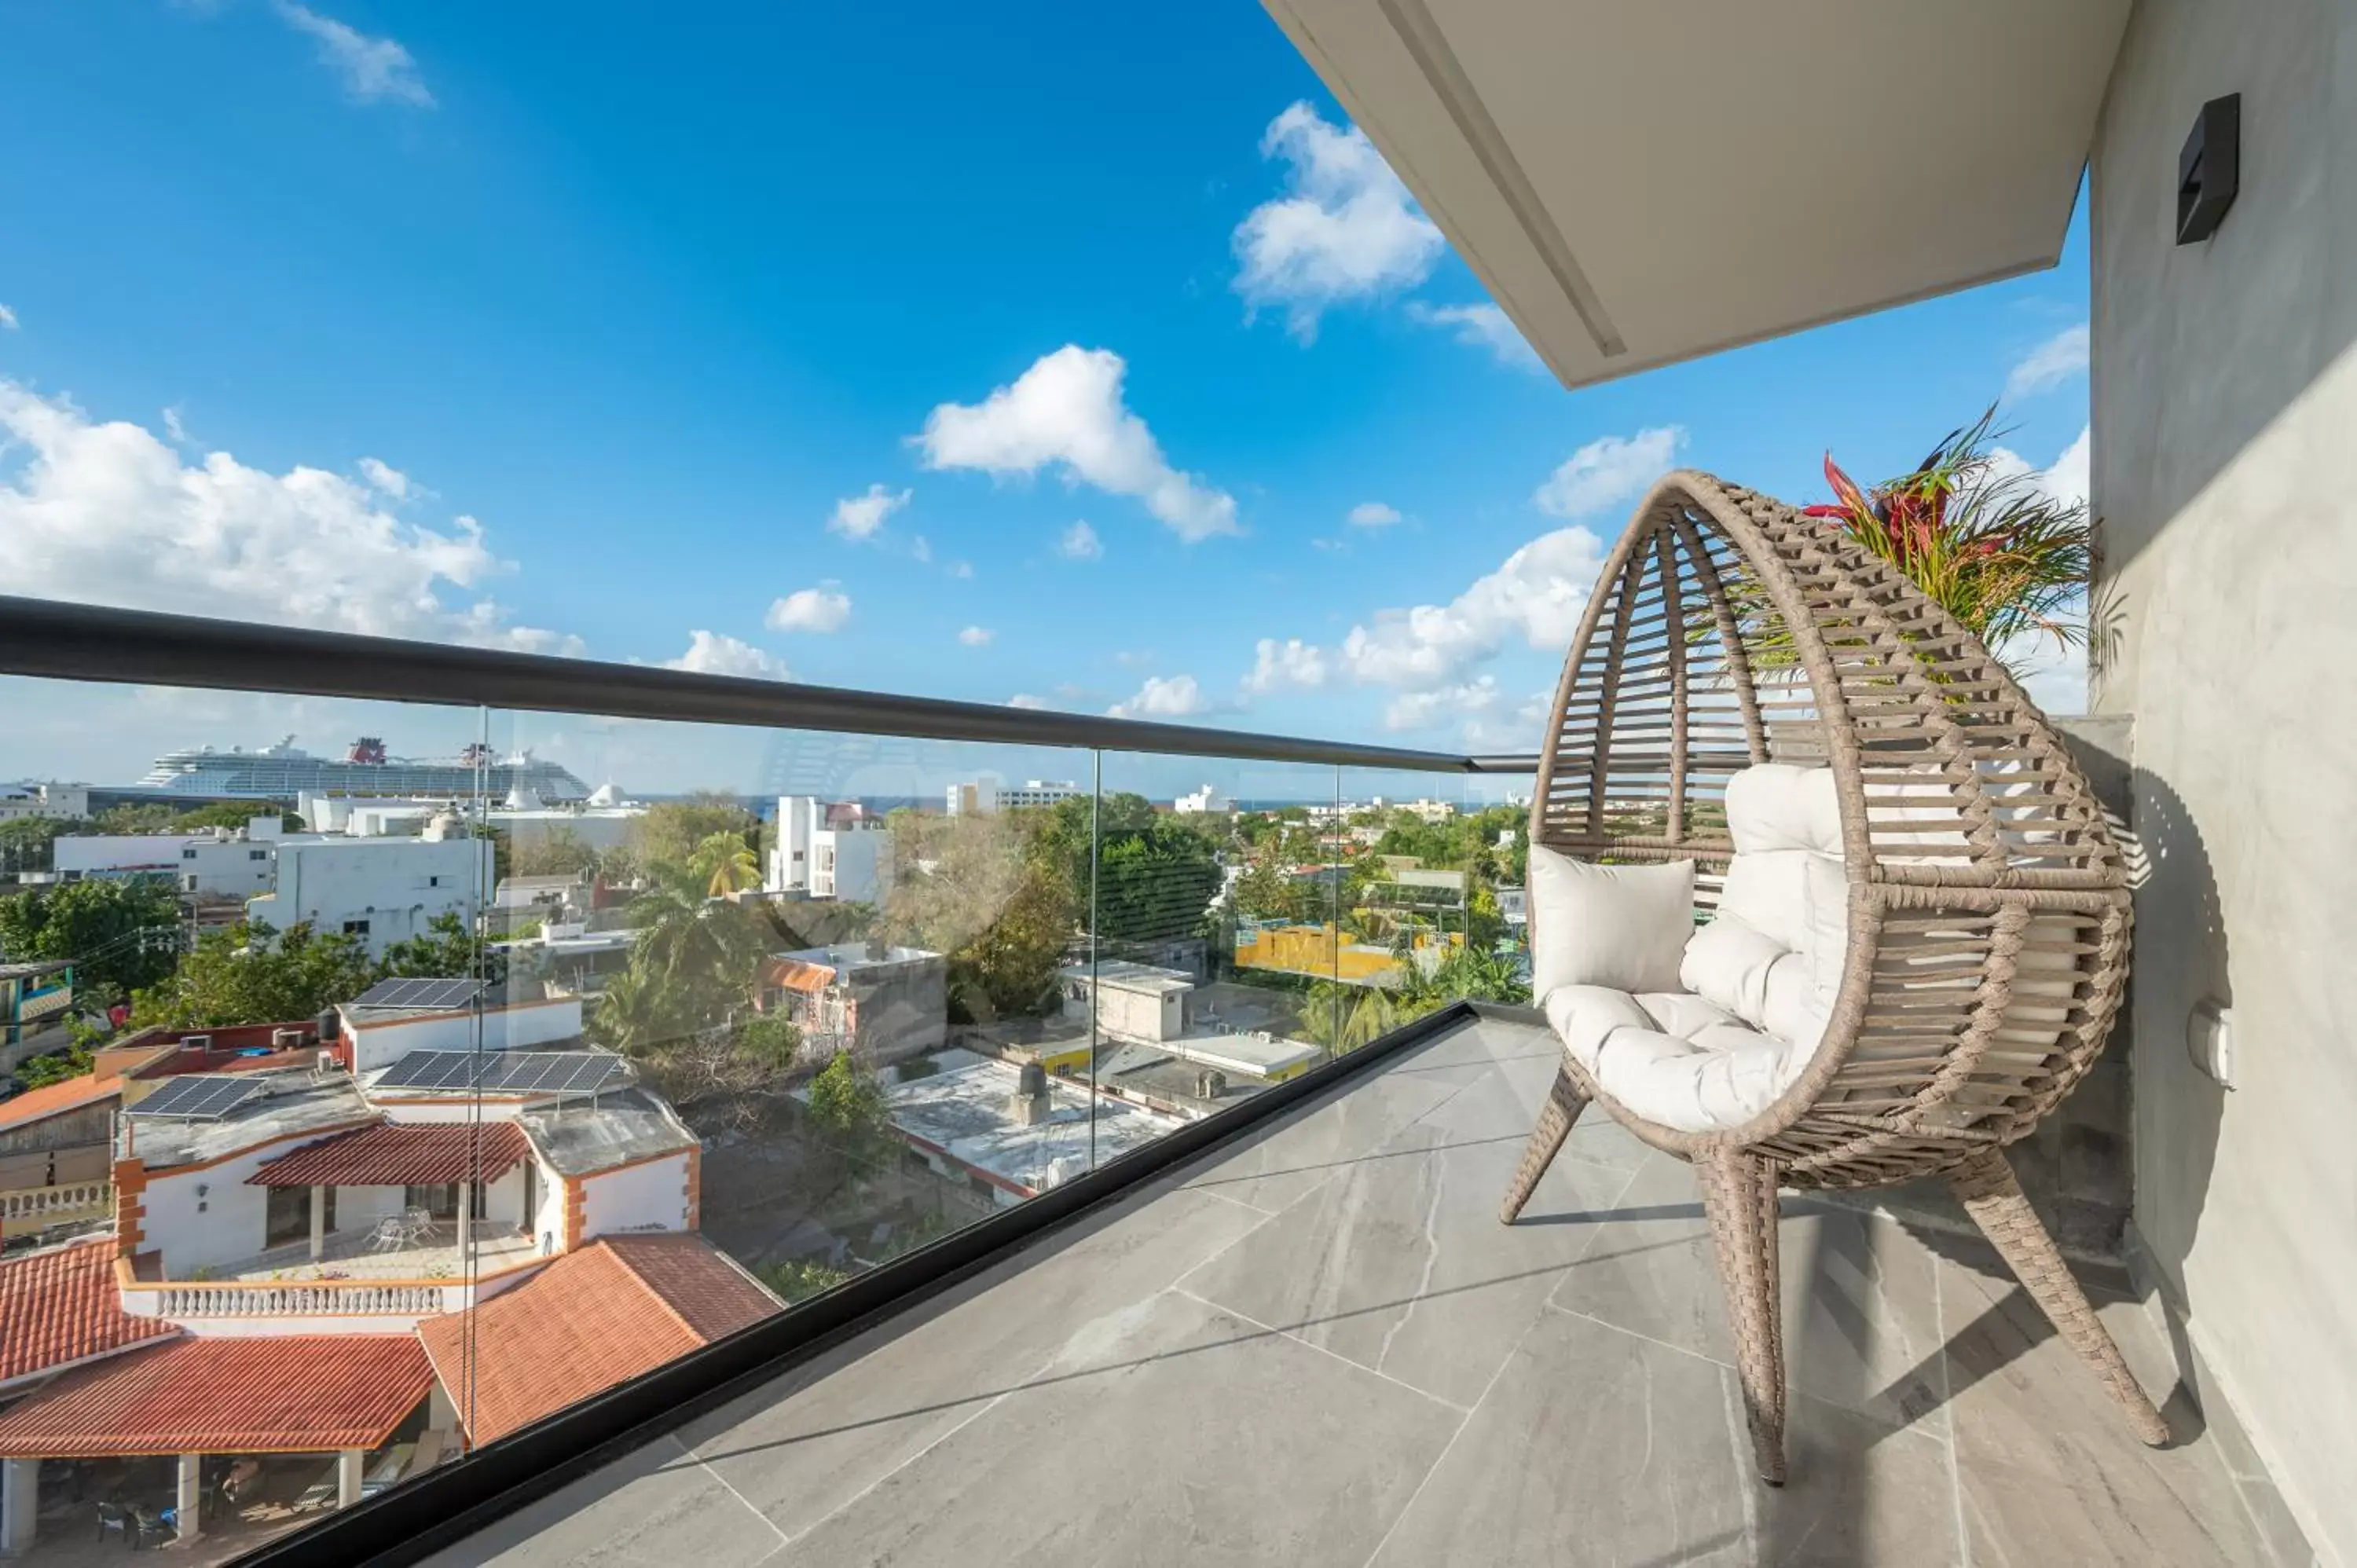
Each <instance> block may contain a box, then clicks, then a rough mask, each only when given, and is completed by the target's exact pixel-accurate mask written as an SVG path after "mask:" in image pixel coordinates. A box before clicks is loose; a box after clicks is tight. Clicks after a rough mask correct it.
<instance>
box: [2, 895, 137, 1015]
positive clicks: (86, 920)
mask: <svg viewBox="0 0 2357 1568" xmlns="http://www.w3.org/2000/svg"><path fill="white" fill-rule="evenodd" d="M179 923H180V904H179V898H178V895H177V894H175V893H174V892H173V890H172V885H171V883H170V882H169V881H168V880H167V879H166V878H164V877H160V876H123V877H114V876H92V877H85V878H84V879H82V880H81V881H80V882H66V883H59V884H56V885H53V886H43V887H34V888H29V889H27V890H26V891H25V892H22V893H16V894H13V895H10V896H9V897H5V898H0V957H5V958H7V959H9V960H13V961H27V960H49V959H63V960H67V961H70V962H71V963H72V964H73V966H74V986H75V989H76V991H77V992H79V993H82V994H83V995H84V996H85V997H90V996H94V995H97V994H100V993H114V992H120V993H129V992H131V991H133V990H135V989H136V988H137V987H139V986H143V985H153V984H155V983H157V982H158V981H160V980H162V979H163V978H164V977H165V976H167V975H168V974H170V973H171V972H172V968H173V965H174V964H175V963H177V962H178V959H179V952H180V932H179Z"/></svg>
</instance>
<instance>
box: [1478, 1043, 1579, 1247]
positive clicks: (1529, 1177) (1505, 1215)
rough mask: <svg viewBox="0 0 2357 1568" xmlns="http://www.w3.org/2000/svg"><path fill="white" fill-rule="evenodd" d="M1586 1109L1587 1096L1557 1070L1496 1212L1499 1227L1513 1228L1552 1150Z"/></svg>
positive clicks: (1551, 1158)
mask: <svg viewBox="0 0 2357 1568" xmlns="http://www.w3.org/2000/svg"><path fill="white" fill-rule="evenodd" d="M1586 1109H1587V1096H1586V1095H1584V1094H1582V1093H1580V1092H1579V1086H1578V1085H1577V1084H1576V1083H1574V1082H1572V1080H1571V1074H1569V1073H1567V1072H1564V1071H1561V1070H1557V1072H1556V1073H1555V1087H1554V1088H1553V1089H1550V1090H1547V1102H1546V1109H1544V1110H1543V1111H1541V1112H1539V1124H1538V1125H1537V1126H1535V1127H1534V1128H1532V1129H1531V1141H1530V1143H1529V1144H1526V1145H1524V1146H1523V1163H1522V1164H1521V1165H1517V1166H1516V1167H1515V1168H1514V1182H1513V1185H1512V1187H1508V1188H1507V1189H1506V1201H1505V1204H1504V1206H1503V1207H1502V1208H1500V1209H1499V1210H1498V1219H1499V1222H1500V1223H1501V1224H1504V1225H1512V1223H1513V1222H1514V1219H1515V1218H1516V1216H1518V1215H1520V1214H1521V1213H1522V1211H1523V1205H1524V1204H1526V1203H1528V1202H1529V1201H1530V1200H1531V1194H1532V1193H1534V1192H1535V1191H1537V1190H1538V1185H1539V1178H1540V1177H1541V1176H1544V1175H1546V1172H1547V1166H1549V1165H1553V1164H1554V1163H1555V1151H1556V1150H1558V1149H1560V1148H1562V1147H1563V1141H1564V1140H1565V1139H1566V1138H1568V1137H1570V1136H1571V1124H1572V1123H1573V1122H1577V1121H1578V1120H1579V1113H1580V1112H1582V1111H1584V1110H1586Z"/></svg>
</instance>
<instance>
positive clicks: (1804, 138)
mask: <svg viewBox="0 0 2357 1568" xmlns="http://www.w3.org/2000/svg"><path fill="white" fill-rule="evenodd" d="M1265 5H1267V7H1268V10H1269V12H1270V14H1271V15H1272V16H1275V18H1276V20H1277V22H1278V24H1279V25H1280V26H1281V27H1284V28H1285V30H1286V34H1287V35H1288V36H1289V37H1290V38H1292V40H1293V42H1294V44H1295V46H1296V47H1297V48H1299V49H1300V50H1301V53H1302V55H1303V57H1304V58H1305V59H1308V62H1309V64H1310V65H1311V66H1312V67H1313V68H1314V69H1315V70H1317V72H1318V75H1319V76H1320V77H1322V78H1323V79H1324V80H1325V81H1326V84H1327V86H1328V87H1329V89H1331V90H1332V91H1333V93H1334V95H1335V96H1336V97H1337V98H1338V99H1340V101H1341V102H1342V105H1343V107H1344V108H1345V109H1347V110H1348V111H1349V112H1350V113H1351V118H1353V119H1354V120H1356V121H1357V122H1358V124H1359V125H1360V126H1361V129H1363V130H1364V131H1365V132H1366V133H1367V134H1368V135H1369V136H1370V137H1371V138H1372V140H1373V141H1374V143H1375V145H1376V146H1377V147H1379V148H1380V149H1382V151H1383V156H1385V157H1386V158H1387V159H1389V160H1390V162H1391V165H1392V166H1393V168H1394V169H1396V170H1397V171H1398V172H1399V175H1400V177H1401V178H1403V179H1404V180H1405V181H1406V182H1407V185H1408V187H1409V188H1410V189H1412V190H1413V191H1414V192H1415V196H1416V199H1417V200H1418V201H1420V202H1421V203H1422V204H1423V206H1424V209H1425V210H1426V212H1427V213H1429V214H1430V215H1431V217H1432V219H1433V220H1434V221H1435V222H1437V223H1438V224H1439V225H1440V227H1441V229H1442V231H1444V232H1446V233H1447V234H1448V238H1449V240H1450V241H1451V242H1453V243H1454V244H1455V245H1456V247H1457V250H1458V253H1459V254H1460V255H1462V256H1463V257H1464V258H1465V260H1466V261H1467V262H1468V263H1469V264H1470V265H1471V266H1472V268H1473V270H1474V271H1475V272H1476V273H1478V274H1480V277H1481V280H1482V282H1483V283H1485V284H1486V285H1488V286H1489V289H1490V292H1491V295H1492V296H1493V297H1495V299H1496V300H1497V302H1498V304H1499V305H1500V306H1503V307H1504V309H1505V311H1506V313H1507V314H1508V315H1509V316H1510V317H1512V318H1513V320H1514V322H1515V324H1516V325H1517V326H1519V327H1520V328H1522V331H1523V336H1524V337H1525V338H1528V339H1529V340H1530V342H1531V345H1532V347H1533V348H1534V349H1537V350H1538V352H1539V354H1540V356H1541V357H1542V358H1544V360H1546V362H1547V363H1548V364H1549V365H1550V366H1551V367H1553V369H1554V371H1555V374H1556V375H1557V376H1559V377H1561V378H1562V379H1563V381H1565V383H1566V384H1567V385H1573V386H1577V385H1580V384H1583V383H1586V382H1589V381H1603V380H1606V379H1609V378H1610V377H1614V376H1620V375H1626V374H1628V373H1629V372H1631V371H1640V370H1644V369H1646V368H1648V367H1650V366H1653V365H1659V364H1663V363H1666V362H1668V361H1671V360H1682V359H1689V358H1692V357H1694V356H1695V355H1698V354H1706V353H1709V352H1712V351H1713V350H1716V349H1725V348H1730V347H1733V346H1735V345H1737V344H1739V343H1746V342H1750V341H1754V340H1756V339H1759V338H1770V337H1774V336H1776V335H1777V334H1779V333H1784V332H1791V331H1795V330H1797V329H1799V328H1804V327H1812V326H1815V325H1817V324H1819V323H1821V322H1825V321H1831V320H1835V319H1838V318H1840V317H1848V316H1856V315H1860V314H1862V313H1864V312H1867V311H1870V310H1875V309H1878V308H1880V307H1881V306H1889V305H1896V304H1900V303H1902V302H1904V301H1907V300H1911V299H1920V298H1922V297H1924V296H1926V295H1935V294H1940V293H1943V292H1945V291H1947V290H1950V289H1956V288H1963V287H1965V286H1968V285H1973V284H1977V283H1986V282H1988V281H1990V280H1992V279H1995V278H2000V277H2005V276H2008V275H2010V274H2016V273H2022V272H2029V271H2033V270H2035V269H2037V268H2040V267H2047V266H2051V265H2052V264H2053V263H2054V262H2055V260H2056V259H2057V257H2058V256H2059V254H2060V252H2061V245H2062V235H2063V231H2064V229H2065V228H2066V227H2067V226H2068V224H2069V222H2070V217H2071V207H2072V200H2073V199H2074V198H2075V196H2076V194H2077V190H2078V186H2079V177H2080V173H2081V170H2082V169H2083V166H2084V165H2085V162H2086V156H2087V150H2088V146H2089V144H2090V141H2091V139H2092V137H2093V131H2094V124H2095V115H2096V112H2097V110H2098V108H2099V107H2100V106H2101V103H2102V100H2103V94H2104V84H2105V82H2106V81H2107V79H2108V78H2109V75H2110V72H2111V66H2112V58H2113V56H2114V54H2115V52H2116V51H2117V49H2118V48H2119V42H2120V36H2121V32H2122V30H2123V28H2124V27H2126V22H2127V15H2128V5H2129V0H1265ZM2161 238H2163V237H2159V236H2157V237H2156V242H2160V240H2161Z"/></svg>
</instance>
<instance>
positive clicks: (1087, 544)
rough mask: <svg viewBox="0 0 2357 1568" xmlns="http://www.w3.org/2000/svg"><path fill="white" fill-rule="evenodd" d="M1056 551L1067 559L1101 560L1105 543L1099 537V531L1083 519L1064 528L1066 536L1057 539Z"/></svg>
mask: <svg viewBox="0 0 2357 1568" xmlns="http://www.w3.org/2000/svg"><path fill="white" fill-rule="evenodd" d="M1056 553H1057V554H1059V555H1061V556H1062V557H1063V558H1064V559H1065V560H1067V561H1096V560H1101V559H1103V555H1104V543H1103V541H1102V540H1100V539H1098V538H1097V531H1096V530H1095V529H1093V528H1091V527H1090V526H1089V525H1088V523H1087V521H1085V520H1083V521H1080V522H1076V523H1074V524H1072V526H1071V527H1070V528H1068V529H1066V530H1064V536H1063V537H1062V538H1061V539H1059V540H1058V541H1056Z"/></svg>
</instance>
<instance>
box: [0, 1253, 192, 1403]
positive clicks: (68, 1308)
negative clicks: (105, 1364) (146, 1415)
mask: <svg viewBox="0 0 2357 1568" xmlns="http://www.w3.org/2000/svg"><path fill="white" fill-rule="evenodd" d="M178 1332H179V1330H178V1329H177V1328H175V1327H173V1326H171V1325H170V1324H168V1323H165V1322H162V1321H160V1320H158V1319H156V1318H153V1317H134V1316H131V1315H130V1314H129V1313H127V1312H125V1311H124V1310H123V1296H122V1293H121V1292H120V1291H119V1290H118V1289H117V1288H116V1286H115V1283H114V1242H113V1238H112V1237H106V1236H99V1237H93V1238H92V1239H91V1240H87V1241H77V1242H75V1243H74V1244H73V1245H72V1246H70V1247H55V1248H51V1249H49V1250H48V1251H41V1252H28V1253H26V1254H24V1255H22V1256H19V1257H15V1258H10V1259H9V1260H7V1261H6V1262H0V1385H5V1384H8V1383H12V1382H14V1381H16V1380H17V1379H19V1378H28V1377H31V1376H32V1375H33V1374H34V1373H36V1372H41V1371H46V1370H48V1369H49V1368H51V1367H63V1366H68V1365H70V1364H71V1363H73V1362H75V1361H86V1360H88V1359H90V1358H91V1357H92V1356H103V1355H106V1354H108V1353H109V1352H111V1351H115V1350H121V1349H124V1348H126V1347H128V1346H133V1345H138V1344H143V1343H145V1341H147V1340H150V1339H166V1338H169V1337H172V1336H173V1335H175V1334H177V1333H178Z"/></svg>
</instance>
